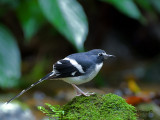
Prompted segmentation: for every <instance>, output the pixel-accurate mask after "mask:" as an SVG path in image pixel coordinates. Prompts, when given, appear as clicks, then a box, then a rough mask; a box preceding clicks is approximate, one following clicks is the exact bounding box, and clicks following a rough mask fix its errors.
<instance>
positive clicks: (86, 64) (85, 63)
mask: <svg viewBox="0 0 160 120" xmlns="http://www.w3.org/2000/svg"><path fill="white" fill-rule="evenodd" d="M110 57H115V56H114V55H110V54H107V53H106V52H105V51H104V50H101V49H93V50H90V51H88V52H80V53H74V54H71V55H68V56H67V57H65V58H64V59H61V60H58V61H57V62H56V63H55V64H53V70H52V72H50V73H48V74H47V75H46V76H44V77H43V78H41V79H40V80H39V81H37V82H35V83H33V84H32V85H31V86H29V87H28V88H26V89H24V90H22V91H21V92H20V93H19V94H18V95H16V96H15V97H13V98H11V99H10V100H9V101H7V102H6V104H8V103H10V102H11V101H12V100H14V99H16V98H18V97H19V96H21V95H22V94H23V93H25V92H26V91H28V90H29V89H31V88H32V87H34V86H35V85H37V84H39V83H41V82H43V81H45V80H63V81H65V82H67V83H69V84H71V85H72V86H73V88H74V89H75V91H76V93H77V96H81V95H84V96H90V95H93V94H94V93H89V92H86V93H85V92H83V91H82V90H81V89H80V88H78V87H77V85H80V84H83V83H86V82H89V81H91V80H92V79H93V78H94V77H95V76H96V75H97V74H98V72H99V71H100V69H101V68H102V66H103V62H104V60H105V59H108V58H110Z"/></svg>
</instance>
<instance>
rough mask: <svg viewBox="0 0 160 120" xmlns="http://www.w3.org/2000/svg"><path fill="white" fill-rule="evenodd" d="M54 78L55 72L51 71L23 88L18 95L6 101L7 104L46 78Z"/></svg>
mask: <svg viewBox="0 0 160 120" xmlns="http://www.w3.org/2000/svg"><path fill="white" fill-rule="evenodd" d="M51 78H52V79H53V78H54V72H50V73H49V74H47V75H46V76H45V77H43V78H41V79H40V80H39V81H37V82H35V83H33V84H32V85H31V86H29V87H28V88H26V89H24V90H22V91H21V92H20V93H19V94H18V95H16V96H14V97H13V98H11V99H10V100H9V101H7V102H6V104H8V103H10V102H11V101H12V100H14V99H16V98H18V97H19V96H21V95H22V94H23V93H25V92H27V91H28V90H29V89H31V88H32V87H34V86H36V85H37V84H39V83H41V82H43V81H44V80H48V79H51Z"/></svg>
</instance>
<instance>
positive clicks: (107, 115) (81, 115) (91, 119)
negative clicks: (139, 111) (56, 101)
mask: <svg viewBox="0 0 160 120" xmlns="http://www.w3.org/2000/svg"><path fill="white" fill-rule="evenodd" d="M62 110H63V111H64V117H63V119H65V118H66V119H69V120H136V119H137V116H136V110H135V107H134V106H132V105H129V104H128V103H126V101H125V99H123V98H122V97H120V96H117V95H115V94H111V93H110V94H106V95H97V94H96V95H92V96H89V97H85V96H78V97H75V98H73V99H72V101H70V102H69V103H68V104H66V105H64V106H63V107H62Z"/></svg>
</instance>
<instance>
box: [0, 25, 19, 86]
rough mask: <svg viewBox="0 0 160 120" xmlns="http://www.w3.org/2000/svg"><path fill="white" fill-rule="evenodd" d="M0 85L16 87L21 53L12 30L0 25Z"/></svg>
mask: <svg viewBox="0 0 160 120" xmlns="http://www.w3.org/2000/svg"><path fill="white" fill-rule="evenodd" d="M0 43H1V44H0V66H1V67H0V87H2V88H7V87H15V86H16V85H17V84H18V79H19V78H20V74H21V73H20V63H21V58H20V53H19V49H18V46H17V43H16V40H15V38H14V37H13V35H12V34H11V33H10V31H9V30H8V29H7V28H6V27H4V26H2V25H0Z"/></svg>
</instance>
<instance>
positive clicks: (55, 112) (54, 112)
mask: <svg viewBox="0 0 160 120" xmlns="http://www.w3.org/2000/svg"><path fill="white" fill-rule="evenodd" d="M45 104H46V105H47V106H48V107H49V109H50V110H48V109H46V108H44V107H42V106H38V110H40V111H42V112H43V113H44V114H46V115H47V116H48V117H49V118H50V119H52V118H57V119H62V116H64V111H63V110H62V109H61V108H60V106H58V105H56V106H52V105H51V104H49V103H45Z"/></svg>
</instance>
